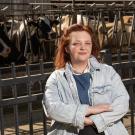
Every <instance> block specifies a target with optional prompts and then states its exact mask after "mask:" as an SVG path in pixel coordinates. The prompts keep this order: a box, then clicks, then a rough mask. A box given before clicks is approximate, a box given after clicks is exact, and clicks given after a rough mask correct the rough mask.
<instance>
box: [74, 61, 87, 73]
mask: <svg viewBox="0 0 135 135" xmlns="http://www.w3.org/2000/svg"><path fill="white" fill-rule="evenodd" d="M88 67H89V65H88V62H84V63H74V64H72V69H73V72H74V73H78V74H82V73H84V71H85V70H86V69H87V68H88Z"/></svg>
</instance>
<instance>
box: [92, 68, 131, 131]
mask: <svg viewBox="0 0 135 135" xmlns="http://www.w3.org/2000/svg"><path fill="white" fill-rule="evenodd" d="M110 73H111V88H112V89H111V90H112V104H111V106H112V108H113V111H111V112H103V113H100V114H97V115H92V116H90V118H91V119H92V120H93V122H94V124H95V126H96V127H97V129H98V132H103V131H104V130H105V129H106V128H107V127H108V126H112V125H113V124H114V123H115V122H117V121H118V120H120V119H121V118H122V117H123V116H124V115H125V114H126V113H127V111H128V109H129V95H128V93H127V90H126V88H125V86H124V84H123V82H122V80H121V78H120V76H119V75H118V73H117V72H116V71H115V70H114V69H113V68H112V67H111V69H110Z"/></svg>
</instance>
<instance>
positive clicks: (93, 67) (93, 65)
mask: <svg viewBox="0 0 135 135" xmlns="http://www.w3.org/2000/svg"><path fill="white" fill-rule="evenodd" d="M89 65H90V72H93V71H100V63H99V62H98V61H97V59H96V58H95V57H94V56H91V57H90V58H89ZM65 69H66V70H67V71H68V70H70V71H71V72H72V66H71V64H70V63H66V68H65Z"/></svg>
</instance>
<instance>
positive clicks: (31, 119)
mask: <svg viewBox="0 0 135 135" xmlns="http://www.w3.org/2000/svg"><path fill="white" fill-rule="evenodd" d="M26 73H27V76H28V82H27V83H28V84H27V90H28V96H29V98H30V97H31V80H30V65H29V63H28V62H26ZM28 117H29V128H30V135H33V117H32V102H31V101H30V102H28Z"/></svg>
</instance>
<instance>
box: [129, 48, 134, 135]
mask: <svg viewBox="0 0 135 135" xmlns="http://www.w3.org/2000/svg"><path fill="white" fill-rule="evenodd" d="M128 54H129V62H130V63H131V67H130V68H129V78H130V80H132V78H133V71H132V49H131V48H129V50H128ZM129 93H130V98H131V100H130V105H131V135H134V133H135V132H134V102H133V99H134V96H133V95H134V88H133V84H132V85H130V86H129Z"/></svg>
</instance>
